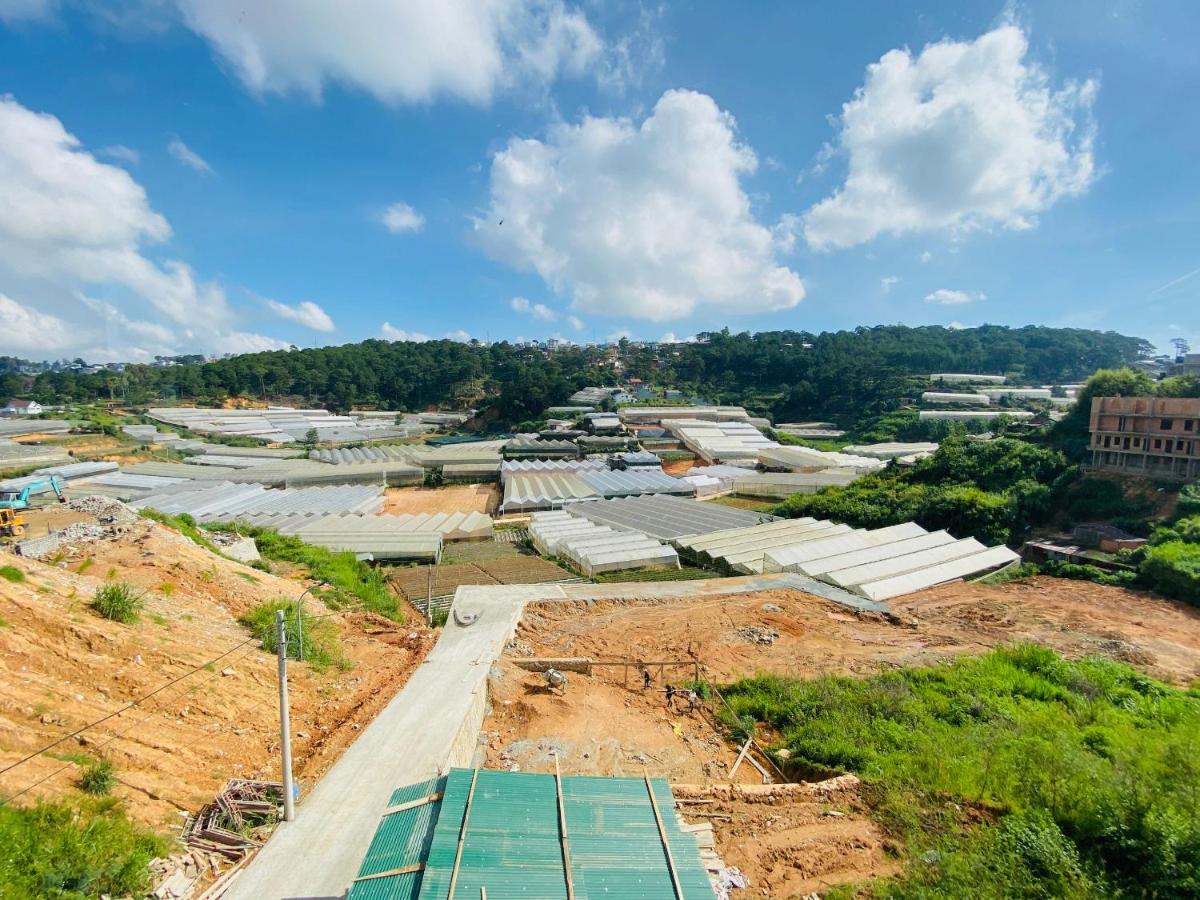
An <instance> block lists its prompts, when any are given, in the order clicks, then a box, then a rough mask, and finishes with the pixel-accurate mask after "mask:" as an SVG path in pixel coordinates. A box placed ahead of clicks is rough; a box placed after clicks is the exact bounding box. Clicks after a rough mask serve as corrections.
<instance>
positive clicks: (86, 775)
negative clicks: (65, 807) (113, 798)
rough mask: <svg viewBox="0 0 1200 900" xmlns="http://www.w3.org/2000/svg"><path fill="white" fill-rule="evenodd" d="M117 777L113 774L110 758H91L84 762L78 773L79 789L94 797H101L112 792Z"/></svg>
mask: <svg viewBox="0 0 1200 900" xmlns="http://www.w3.org/2000/svg"><path fill="white" fill-rule="evenodd" d="M116 783H117V777H116V775H115V774H113V764H112V760H110V759H104V758H101V759H93V760H89V761H88V762H87V763H85V764H84V766H83V769H82V771H81V772H80V773H79V789H80V790H81V791H83V792H84V793H87V794H92V795H94V796H96V797H103V796H104V795H105V794H109V793H111V792H112V789H113V785H114V784H116Z"/></svg>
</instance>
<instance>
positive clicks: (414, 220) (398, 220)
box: [379, 203, 425, 234]
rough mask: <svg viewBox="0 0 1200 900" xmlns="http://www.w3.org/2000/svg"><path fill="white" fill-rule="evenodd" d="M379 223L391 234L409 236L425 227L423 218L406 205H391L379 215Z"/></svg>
mask: <svg viewBox="0 0 1200 900" xmlns="http://www.w3.org/2000/svg"><path fill="white" fill-rule="evenodd" d="M379 221H380V222H382V223H383V227H384V228H386V229H387V230H388V231H390V232H391V233H392V234H411V233H413V232H417V231H420V230H421V229H422V228H424V227H425V217H424V216H423V215H421V214H420V213H419V212H417V211H416V210H415V209H413V208H412V207H411V206H409V205H408V204H407V203H393V204H392V205H391V206H389V207H388V208H387V209H385V210H384V211H383V212H382V213H381V214H380V216H379Z"/></svg>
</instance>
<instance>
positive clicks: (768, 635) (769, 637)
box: [737, 625, 779, 644]
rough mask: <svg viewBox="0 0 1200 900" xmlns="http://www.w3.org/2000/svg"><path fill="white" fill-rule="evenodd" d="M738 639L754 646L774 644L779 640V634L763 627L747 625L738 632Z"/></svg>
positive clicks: (772, 629)
mask: <svg viewBox="0 0 1200 900" xmlns="http://www.w3.org/2000/svg"><path fill="white" fill-rule="evenodd" d="M737 634H738V637H740V638H743V639H744V640H747V641H749V642H750V643H752V644H773V643H775V642H776V641H777V640H779V632H778V631H776V630H775V629H774V628H767V627H765V626H763V625H745V626H743V627H742V628H739V629H738V630H737Z"/></svg>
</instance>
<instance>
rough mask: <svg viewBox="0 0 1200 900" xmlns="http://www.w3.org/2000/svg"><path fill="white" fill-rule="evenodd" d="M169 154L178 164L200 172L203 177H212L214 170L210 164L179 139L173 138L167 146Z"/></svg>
mask: <svg viewBox="0 0 1200 900" xmlns="http://www.w3.org/2000/svg"><path fill="white" fill-rule="evenodd" d="M167 152H168V153H170V154H171V156H172V157H173V158H174V159H175V161H176V162H178V163H181V164H183V165H185V166H187V167H188V168H189V169H193V170H194V171H196V172H200V173H201V174H203V175H211V174H212V171H213V168H212V166H210V165H209V164H208V160H206V159H205V158H204V157H203V156H201V155H200V154H199V153H197V152H196V151H195V150H193V149H192V148H191V147H189V146H188V145H187V144H185V143H184V142H183V141H181V140H180V139H179V138H173V139H172V140H171V141H170V143H168V144H167Z"/></svg>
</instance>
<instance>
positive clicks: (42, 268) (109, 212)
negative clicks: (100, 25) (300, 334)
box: [0, 95, 286, 358]
mask: <svg viewBox="0 0 1200 900" xmlns="http://www.w3.org/2000/svg"><path fill="white" fill-rule="evenodd" d="M170 237H171V227H170V225H169V224H168V223H167V220H166V219H165V218H164V217H163V216H162V215H160V214H159V213H157V212H156V211H155V210H154V209H152V208H151V206H150V203H149V200H148V199H147V197H146V192H145V190H144V189H143V188H142V186H141V185H140V184H138V183H137V182H136V181H135V180H134V179H133V178H132V177H131V176H130V175H129V173H128V172H127V171H125V170H124V169H122V168H120V167H118V166H115V165H110V164H107V163H102V162H100V161H98V160H97V159H96V157H95V156H93V155H92V154H91V153H89V152H87V151H86V150H84V149H83V147H82V146H81V145H80V142H79V140H78V139H77V138H76V137H75V136H74V135H72V134H71V133H70V132H68V131H67V130H66V129H65V128H64V127H63V124H62V123H61V122H60V121H59V120H58V119H57V118H55V117H54V116H52V115H48V114H44V113H37V112H34V111H32V110H29V109H27V108H25V107H24V106H22V105H21V104H20V103H18V102H17V101H16V100H15V99H13V98H12V97H11V96H6V95H0V291H4V292H5V293H6V294H8V295H9V296H10V297H11V296H17V297H20V298H21V303H22V304H23V305H24V306H25V307H26V308H30V309H35V310H37V311H39V312H40V313H42V314H44V315H49V316H52V317H55V318H57V319H59V320H61V321H64V322H66V323H67V331H66V332H65V334H66V335H67V336H68V337H69V340H70V343H71V345H72V346H73V347H76V348H79V349H80V350H83V349H87V348H93V347H94V346H95V345H94V344H92V343H89V342H92V341H95V340H98V339H99V337H98V335H101V334H103V336H104V347H106V348H109V349H106V350H105V351H104V352H106V353H112V354H119V353H120V352H123V351H124V350H126V349H130V350H133V349H138V348H141V349H154V348H155V347H157V348H159V349H161V350H163V351H166V352H171V351H173V350H174V349H175V346H176V345H175V344H174V343H173V342H172V343H170V344H169V345H168V343H167V341H166V338H167V337H168V336H171V335H174V334H175V333H176V332H174V331H169V330H168V329H167V326H168V325H170V326H172V327H173V328H174V327H176V326H177V327H178V335H179V340H180V341H181V342H182V345H183V346H184V347H186V348H187V349H189V350H191V351H193V352H196V351H201V352H211V351H213V350H217V349H221V348H223V347H226V346H228V345H229V343H230V342H231V341H232V342H233V343H240V344H249V343H258V344H263V343H266V342H270V341H271V340H272V339H270V338H264V337H262V336H261V335H248V334H247V333H245V332H240V331H235V328H236V316H235V314H234V312H233V310H232V309H230V307H229V304H228V302H227V300H226V298H225V293H224V291H223V290H222V289H221V287H220V286H219V285H217V284H214V283H210V282H203V281H198V280H197V278H196V276H195V273H194V272H193V271H192V269H191V268H190V267H189V266H188V265H187V264H186V263H184V262H182V261H180V260H175V259H166V260H159V259H154V258H151V257H150V256H149V255H147V254H148V248H150V247H153V246H154V245H159V244H163V243H165V242H166V241H167V240H168V239H169V238H170ZM93 288H101V289H102V290H101V291H98V292H96V293H101V294H103V295H104V296H105V297H106V298H107V299H106V301H105V302H106V303H107V304H110V305H112V306H113V307H114V308H116V307H117V306H119V307H120V309H119V310H118V311H119V313H120V315H119V316H113V315H110V314H109V313H108V312H107V311H106V309H104V308H100V307H96V306H95V305H90V304H88V303H87V302H85V301H84V300H83V299H81V297H82V296H83V295H85V294H87V293H88V292H89V291H91V289H93ZM155 317H156V318H158V319H159V320H160V321H158V322H151V321H149V320H150V319H151V318H155ZM161 320H165V322H164V321H161ZM135 323H142V324H140V325H139V324H135ZM154 326H157V329H156V328H154ZM158 329H161V330H158ZM2 331H3V329H2V328H0V332H2ZM2 338H3V335H2V334H0V339H2ZM133 340H136V341H137V343H129V342H130V341H133ZM147 340H150V341H153V342H154V346H153V347H147V346H146V341H147ZM275 343H279V342H275ZM285 346H286V345H285ZM112 358H119V357H118V356H115V355H114V356H113V357H112Z"/></svg>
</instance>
